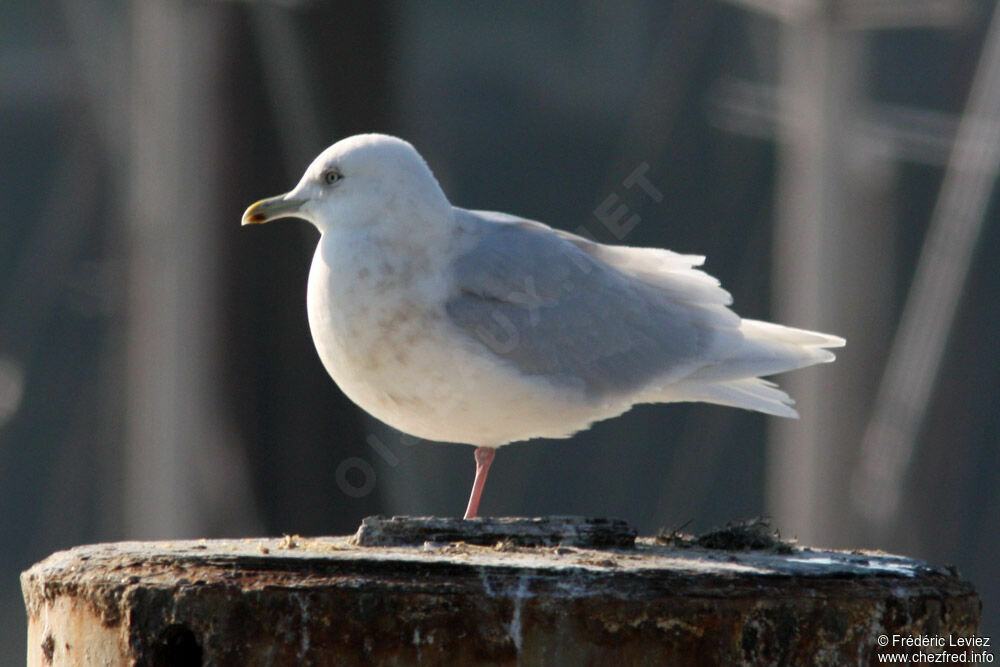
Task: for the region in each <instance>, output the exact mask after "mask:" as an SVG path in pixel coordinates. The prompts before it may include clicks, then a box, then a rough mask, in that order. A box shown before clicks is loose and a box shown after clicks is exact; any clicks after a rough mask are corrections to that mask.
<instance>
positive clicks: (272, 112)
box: [0, 0, 1000, 665]
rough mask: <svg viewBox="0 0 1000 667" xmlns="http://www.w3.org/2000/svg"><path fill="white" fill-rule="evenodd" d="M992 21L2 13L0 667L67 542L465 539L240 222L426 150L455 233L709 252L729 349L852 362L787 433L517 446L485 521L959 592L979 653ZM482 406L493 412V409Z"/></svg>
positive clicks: (851, 12)
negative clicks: (490, 222) (572, 527)
mask: <svg viewBox="0 0 1000 667" xmlns="http://www.w3.org/2000/svg"><path fill="white" fill-rule="evenodd" d="M995 11H996V5H995V3H994V2H989V1H988V0H825V1H824V0H728V1H718V2H710V1H706V0H674V1H671V2H663V1H661V0H648V1H635V2H626V3H605V2H578V3H539V2H513V3H504V4H494V3H466V2H439V3H433V4H432V3H415V2H367V3H340V2H320V1H314V2H308V1H301V2H295V1H292V0H286V1H284V2H277V1H274V2H264V1H258V2H250V1H245V2H223V1H209V0H202V1H198V0H186V1H182V0H142V1H140V0H137V1H135V2H130V3H121V2H116V1H114V0H5V1H4V2H3V3H2V5H0V206H2V210H3V215H2V217H0V233H2V241H0V573H2V576H0V647H2V648H0V652H2V655H0V662H2V664H11V665H14V664H21V663H22V661H23V659H24V637H25V621H24V611H23V606H22V602H21V598H20V589H19V583H18V579H17V575H18V573H19V572H20V571H21V570H23V569H25V568H27V567H29V566H30V565H31V564H32V563H33V562H35V561H38V560H40V559H42V558H44V557H45V556H47V555H48V554H49V553H51V552H53V551H55V550H59V549H65V548H69V547H71V546H73V545H76V544H81V543H89V542H100V541H114V540H125V539H170V538H195V537H221V536H249V535H280V534H283V533H293V534H294V533H299V534H303V535H329V534H346V533H349V532H353V531H354V530H355V529H356V527H357V525H358V523H359V522H360V520H361V518H362V517H364V516H367V515H371V514H378V513H380V514H389V515H391V514H410V515H422V514H434V515H450V516H457V515H460V514H461V512H462V511H463V509H464V507H465V501H466V498H467V494H468V491H469V487H470V486H471V482H472V475H473V470H474V465H473V458H472V449H471V448H469V447H464V446H457V445H443V444H433V443H424V442H417V441H415V440H414V439H412V438H408V437H406V436H404V435H402V434H399V433H398V432H395V431H392V430H391V429H389V428H387V427H385V426H384V425H382V424H380V423H378V422H377V421H375V420H373V419H371V418H370V417H368V416H367V415H365V414H363V413H362V412H360V410H359V409H357V408H355V407H354V406H353V405H352V404H351V403H350V402H349V401H347V399H345V397H344V396H343V395H342V394H341V393H340V391H339V390H338V389H337V387H336V386H335V385H334V383H333V382H332V381H331V380H330V379H329V377H328V376H327V375H326V373H325V372H324V370H323V368H322V366H321V365H320V363H319V360H318V358H317V356H316V353H315V352H314V350H313V346H312V342H311V339H310V336H309V332H308V326H307V322H306V314H305V287H306V278H307V273H308V268H309V262H310V257H311V254H312V251H313V248H314V246H315V242H316V240H317V232H316V231H315V230H314V229H312V228H311V227H310V226H309V225H308V224H307V223H304V222H299V221H294V220H289V221H282V222H281V223H275V224H271V225H267V226H264V227H259V228H247V229H241V228H240V226H239V220H240V214H241V213H242V211H243V209H244V208H245V207H246V206H247V205H248V204H250V203H251V202H253V201H254V200H256V199H259V198H261V197H264V196H268V195H273V194H278V193H280V192H284V191H286V190H288V189H289V188H291V186H292V185H294V184H295V183H296V182H297V180H298V178H299V176H300V174H301V172H302V171H303V170H304V169H305V167H306V166H307V165H308V163H309V162H310V161H311V159H312V158H313V157H314V156H315V155H316V154H318V153H319V152H320V151H321V150H322V149H323V148H324V147H326V146H327V145H328V144H330V143H333V142H334V141H335V140H337V139H339V138H341V137H344V136H347V135H350V134H354V133H358V132H364V131H381V132H388V133H391V134H397V135H400V136H402V137H404V138H406V139H408V140H409V141H411V142H412V143H413V144H414V145H415V146H416V147H417V148H418V150H420V151H421V153H422V154H423V155H424V157H425V158H426V159H427V161H428V162H429V164H430V165H431V167H432V169H433V170H434V171H435V173H436V175H437V177H438V178H439V180H440V181H441V184H442V186H443V187H444V189H445V191H446V192H447V193H448V194H449V197H450V198H451V200H452V202H453V203H455V204H456V205H460V206H465V207H469V208H483V209H498V210H504V211H508V212H511V213H516V214H519V215H522V216H525V217H529V218H534V219H538V220H542V221H545V222H547V223H550V224H552V225H554V226H556V227H560V228H563V229H567V230H571V231H576V232H578V233H586V234H589V235H591V236H593V237H595V238H596V239H597V240H599V241H602V242H608V243H625V244H630V245H653V246H665V247H670V248H671V249H674V250H677V251H680V252H686V253H697V254H706V255H707V256H708V261H707V263H706V269H707V271H709V272H710V273H711V274H713V275H715V276H717V277H718V278H720V279H721V280H722V282H723V285H724V286H726V287H727V288H728V289H729V290H730V291H731V292H732V294H733V296H734V298H735V308H736V310H737V311H738V312H739V313H740V314H742V315H744V316H748V317H754V318H763V319H776V320H778V321H780V322H782V323H785V324H789V325H794V326H799V327H808V328H818V329H820V330H822V331H827V332H830V333H836V334H839V335H843V336H845V337H846V338H847V339H848V346H847V347H846V348H845V349H844V350H842V351H841V352H840V354H839V355H838V356H839V359H838V361H837V363H835V364H833V365H832V366H824V367H821V368H814V369H809V370H806V371H800V372H798V373H795V374H792V375H790V376H785V377H784V378H780V382H781V384H782V386H783V387H784V388H786V389H787V390H789V392H790V393H791V394H792V395H793V396H794V397H795V398H796V399H797V400H798V408H799V409H800V412H801V414H802V418H801V419H800V420H799V421H796V422H789V421H783V420H779V419H775V418H768V417H764V416H762V415H758V414H752V413H748V412H743V411H738V410H734V409H729V408H721V407H717V406H708V405H686V404H684V405H682V404H678V405H667V406H646V407H640V408H637V409H635V410H633V411H632V412H630V413H628V414H627V415H625V416H624V417H621V418H619V419H616V420H612V421H609V422H604V423H601V424H598V425H596V426H595V427H594V428H593V429H591V430H590V431H588V432H586V433H582V434H579V435H578V436H576V437H574V438H572V439H570V440H561V441H544V442H542V441H536V442H535V443H533V444H531V445H525V444H516V445H511V446H509V447H505V448H504V449H502V450H501V451H500V453H499V455H498V457H497V460H496V463H495V465H494V467H493V471H492V474H491V476H490V482H489V484H488V485H487V488H486V492H485V494H484V499H483V505H482V508H481V511H482V512H483V513H484V514H487V515H545V514H580V515H592V516H616V517H621V518H624V519H626V520H627V521H629V522H630V523H631V524H632V525H634V526H636V527H637V528H638V529H639V530H640V533H642V534H653V533H655V532H657V531H659V530H660V529H667V530H670V529H674V528H679V527H681V526H685V527H686V528H685V530H688V531H703V530H706V529H709V528H711V527H714V526H717V525H720V524H723V523H724V522H726V521H728V520H736V519H745V518H749V517H752V516H754V515H758V514H763V513H766V514H769V515H771V516H772V517H774V523H775V525H776V527H777V528H778V529H779V530H780V531H781V533H782V535H783V536H786V537H797V538H798V539H799V541H800V542H801V543H804V544H808V545H814V546H823V547H837V548H874V549H884V550H887V551H893V552H902V553H905V554H908V555H911V556H917V557H921V558H925V559H928V560H930V561H933V562H935V563H938V564H954V565H956V566H957V567H958V569H959V571H960V572H961V573H962V574H963V575H964V576H966V577H968V578H969V579H971V580H972V581H973V582H974V583H975V585H976V586H977V588H978V590H979V591H980V593H981V595H982V597H983V601H984V614H985V615H984V628H983V633H984V634H985V635H987V636H993V637H994V638H996V637H997V636H1000V576H998V574H1000V572H998V567H997V553H998V552H1000V446H998V444H1000V410H998V405H997V399H996V397H997V395H998V392H1000V355H998V353H997V351H996V350H997V347H996V344H997V341H996V336H997V335H998V334H997V332H1000V309H998V308H997V297H998V295H1000V279H998V277H997V275H998V274H997V272H996V270H995V268H994V263H995V261H996V260H997V259H998V250H1000V225H998V224H997V208H996V205H995V203H994V201H993V186H994V182H995V181H996V175H997V166H998V159H1000V23H997V21H995V20H994V18H993V14H994V12H995ZM482 400H489V396H485V395H484V396H483V397H482Z"/></svg>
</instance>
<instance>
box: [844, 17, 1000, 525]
mask: <svg viewBox="0 0 1000 667" xmlns="http://www.w3.org/2000/svg"><path fill="white" fill-rule="evenodd" d="M998 173H1000V5H998V6H997V8H996V9H995V11H994V15H993V19H992V21H991V23H990V27H989V31H988V32H987V36H986V41H985V44H984V46H983V51H982V56H981V58H980V61H979V65H978V66H977V68H976V73H975V75H974V78H973V81H972V87H971V90H970V92H969V99H968V103H967V106H966V110H965V113H964V114H963V116H962V119H961V122H960V123H959V127H958V136H957V139H956V141H955V145H954V148H953V150H952V153H951V159H950V161H949V164H948V168H947V171H946V172H945V177H944V181H943V183H942V185H941V191H940V194H939V196H938V200H937V204H936V206H935V208H934V212H933V214H932V217H931V222H930V227H929V229H928V232H927V237H926V240H925V242H924V246H923V249H922V251H921V254H920V258H919V260H918V262H917V268H916V271H915V273H914V277H913V282H912V283H911V285H910V291H909V294H908V296H907V299H906V305H905V306H904V308H903V315H902V319H901V321H900V325H899V328H898V330H897V332H896V336H895V340H894V341H893V344H892V350H891V353H890V355H889V360H888V363H887V364H886V368H885V372H884V374H883V376H882V382H881V384H880V385H879V389H878V395H877V398H876V400H875V408H874V410H873V412H872V415H871V419H870V421H869V423H868V426H867V429H866V431H865V434H864V438H863V439H862V444H861V451H860V456H859V458H858V469H857V472H856V474H855V477H854V482H853V490H854V493H853V494H852V496H851V497H852V501H853V503H854V507H855V509H856V511H857V512H858V513H859V514H860V515H861V516H863V517H865V518H866V519H867V520H868V522H869V524H870V528H871V529H872V530H873V531H877V532H879V533H881V532H883V531H885V530H886V529H887V528H890V527H893V526H896V525H898V522H899V520H900V517H901V512H900V509H901V508H900V500H901V498H902V496H903V493H904V490H905V489H904V486H905V481H906V476H907V472H908V470H909V467H910V463H911V461H912V459H913V454H914V449H915V447H916V442H917V435H918V433H919V429H920V427H921V425H922V424H923V422H924V417H925V415H926V413H927V408H928V404H929V402H930V398H931V396H932V393H933V390H934V383H935V380H936V378H937V375H938V371H939V369H940V366H941V360H942V357H943V355H944V351H945V345H946V344H947V341H948V335H949V333H950V331H951V328H952V326H953V323H954V319H955V313H956V309H957V307H958V302H959V300H960V298H961V293H962V288H963V286H964V284H965V279H966V276H967V275H968V272H969V267H970V265H971V261H972V254H973V251H974V250H975V247H976V242H977V240H978V239H979V236H980V232H981V231H982V228H983V225H984V224H985V222H986V221H985V214H986V208H987V206H988V205H989V202H990V198H991V196H992V193H993V188H994V185H995V183H996V180H997V176H998Z"/></svg>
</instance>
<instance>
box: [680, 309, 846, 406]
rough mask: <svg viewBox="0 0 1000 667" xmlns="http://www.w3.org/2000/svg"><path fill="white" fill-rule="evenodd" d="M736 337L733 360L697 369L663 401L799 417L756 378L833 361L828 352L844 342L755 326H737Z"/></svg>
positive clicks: (787, 402) (813, 333)
mask: <svg viewBox="0 0 1000 667" xmlns="http://www.w3.org/2000/svg"><path fill="white" fill-rule="evenodd" d="M740 333H742V334H743V342H742V344H741V345H740V346H739V347H738V348H737V349H736V350H735V351H734V353H733V354H732V355H730V356H729V357H727V358H725V359H723V360H721V361H718V362H716V363H714V364H710V365H708V366H704V367H702V368H700V369H698V371H696V372H695V373H693V374H691V375H690V376H688V377H686V378H685V379H684V380H682V381H681V382H679V383H677V384H676V385H674V386H673V387H671V389H670V395H671V396H670V398H668V399H667V400H673V401H704V402H706V403H718V404H720V405H728V406H732V407H736V408H745V409H747V410H756V411H758V412H764V413H767V414H769V415H776V416H778V417H798V412H796V411H795V409H794V408H792V407H791V406H792V404H793V403H794V402H795V401H793V400H792V399H791V398H790V397H789V396H788V394H786V393H785V392H783V391H781V390H780V389H778V387H777V385H775V384H774V383H773V382H768V381H767V380H762V379H761V378H760V377H759V376H762V375H774V374H777V373H784V372H785V371H791V370H795V369H796V368H804V367H806V366H812V365H813V364H822V363H829V362H831V361H833V360H834V358H835V357H834V354H833V352H831V351H830V350H828V349H827V348H831V347H842V346H843V345H844V344H845V342H846V341H845V340H844V339H843V338H840V337H838V336H831V335H829V334H823V333H819V332H816V331H806V330H805V329H794V328H792V327H786V326H782V325H780V324H772V323H770V322H761V321H759V320H742V322H741V324H740ZM661 400H662V399H661Z"/></svg>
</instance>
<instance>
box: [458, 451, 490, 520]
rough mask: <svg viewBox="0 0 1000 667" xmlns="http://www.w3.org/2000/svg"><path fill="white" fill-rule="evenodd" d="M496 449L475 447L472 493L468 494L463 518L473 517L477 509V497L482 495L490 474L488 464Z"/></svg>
mask: <svg viewBox="0 0 1000 667" xmlns="http://www.w3.org/2000/svg"><path fill="white" fill-rule="evenodd" d="M496 453H497V450H496V449H494V448H493V447H476V480H475V481H474V482H473V483H472V495H470V496H469V506H468V507H466V508H465V516H464V517H462V518H464V519H475V518H476V513H477V512H478V511H479V497H480V496H481V495H483V486H484V485H485V484H486V476H487V475H488V474H490V464H492V463H493V457H494V456H496Z"/></svg>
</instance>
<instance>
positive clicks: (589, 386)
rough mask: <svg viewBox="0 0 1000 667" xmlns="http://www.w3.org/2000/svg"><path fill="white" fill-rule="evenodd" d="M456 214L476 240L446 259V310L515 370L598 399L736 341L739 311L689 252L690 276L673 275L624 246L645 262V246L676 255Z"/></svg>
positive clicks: (685, 366) (684, 371)
mask: <svg viewBox="0 0 1000 667" xmlns="http://www.w3.org/2000/svg"><path fill="white" fill-rule="evenodd" d="M456 217H457V218H458V221H459V223H460V225H461V226H462V227H463V228H464V229H466V231H468V232H470V233H471V238H472V239H473V241H472V244H471V247H470V248H469V249H468V250H467V251H465V252H464V253H463V254H461V255H460V256H459V257H458V258H457V261H456V262H455V266H454V281H455V291H454V294H453V296H452V297H451V299H450V300H449V301H448V303H447V304H446V309H447V312H448V315H449V316H450V318H451V320H452V321H453V322H454V323H455V324H456V325H458V326H459V327H460V328H462V329H463V330H464V331H465V332H466V333H468V334H469V335H471V336H472V337H474V338H475V339H476V340H478V341H479V342H480V343H482V344H483V345H485V346H486V347H487V348H488V349H489V350H490V351H491V352H492V353H493V354H496V355H497V356H499V357H501V358H503V359H506V360H507V361H509V362H510V363H511V364H513V365H514V366H515V367H516V368H517V369H518V370H519V371H520V372H522V373H524V374H527V375H537V376H542V377H545V378H546V379H548V380H550V381H552V382H556V383H564V384H569V385H575V386H582V388H583V389H584V391H585V392H586V394H587V395H588V396H589V397H591V398H594V399H598V400H599V399H603V398H608V397H612V396H622V395H628V394H634V393H636V392H639V391H641V390H643V389H645V388H648V387H651V386H656V385H662V384H667V383H669V382H671V381H674V380H677V379H680V378H682V377H684V376H686V375H688V374H690V373H692V372H693V371H694V370H696V369H697V368H699V367H700V366H702V365H705V364H707V363H711V362H712V361H713V360H714V359H716V358H717V357H718V356H719V355H720V354H724V353H725V350H728V349H732V347H733V346H734V345H735V344H737V343H738V340H739V338H740V334H739V333H738V326H739V318H738V317H736V316H735V315H734V314H733V313H732V312H731V311H729V310H728V309H727V308H725V306H724V305H721V303H720V302H724V301H726V300H727V299H728V295H726V294H725V293H724V292H723V291H722V290H721V289H719V288H718V287H717V283H715V282H714V279H711V278H710V277H708V276H706V275H705V274H703V273H701V272H700V271H692V270H691V269H690V266H691V264H692V262H693V261H694V260H693V259H691V258H689V261H688V262H687V264H686V265H685V267H684V268H685V270H686V271H687V272H688V273H689V274H691V275H687V276H685V275H684V271H681V270H680V268H679V267H673V268H674V269H677V271H678V276H679V278H678V279H675V280H672V279H668V278H664V277H663V276H660V275H653V278H652V279H650V278H649V277H648V276H646V277H644V276H643V275H640V274H639V273H638V272H632V271H629V270H628V266H627V265H628V264H629V261H631V260H630V259H629V256H628V255H627V254H622V253H623V252H624V251H629V250H632V251H635V252H636V253H639V254H642V253H646V255H642V257H643V258H644V259H642V261H639V264H641V265H642V266H647V265H648V264H649V257H648V253H649V252H654V253H655V252H661V253H666V255H665V257H666V256H667V255H669V256H670V257H673V258H678V257H685V256H681V255H675V254H673V253H669V251H656V250H651V249H644V248H631V249H630V248H624V247H611V246H602V245H600V244H593V243H591V242H589V241H586V240H585V239H582V238H580V237H575V236H572V235H569V234H566V233H565V232H556V231H555V230H552V229H551V228H549V227H547V226H545V225H542V224H541V223H536V222H532V221H527V220H521V219H519V218H514V217H513V216H506V215H504V214H493V213H485V212H479V211H476V212H473V211H464V210H462V209H456ZM587 244H590V246H588V245H587ZM602 255H603V257H602ZM609 257H610V258H611V261H610V262H609V261H608V258H609ZM636 257H639V255H636ZM616 258H617V264H618V265H619V266H615V259H616ZM695 259H696V258H695ZM666 263H669V262H666ZM654 274H655V272H654ZM695 274H697V275H695ZM706 280H707V281H709V282H711V283H712V284H713V285H715V288H714V291H713V290H709V289H708V288H707V286H706V283H705V281H706ZM720 293H721V296H720Z"/></svg>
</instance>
